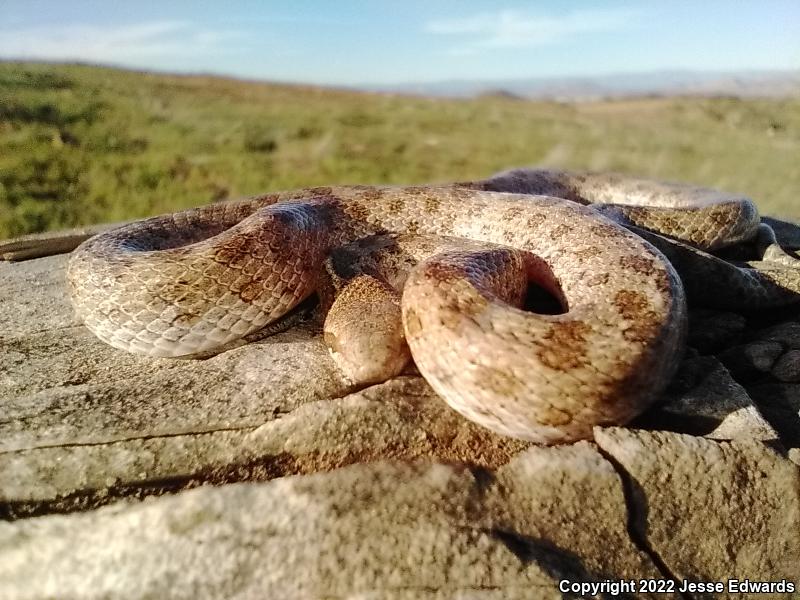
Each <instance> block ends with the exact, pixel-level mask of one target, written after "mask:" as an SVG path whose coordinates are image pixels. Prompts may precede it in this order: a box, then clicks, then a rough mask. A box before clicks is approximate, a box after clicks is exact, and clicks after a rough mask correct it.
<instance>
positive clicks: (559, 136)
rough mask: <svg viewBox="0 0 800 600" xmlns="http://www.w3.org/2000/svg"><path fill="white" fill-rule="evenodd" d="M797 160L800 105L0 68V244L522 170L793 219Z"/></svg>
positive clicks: (799, 179) (799, 211)
mask: <svg viewBox="0 0 800 600" xmlns="http://www.w3.org/2000/svg"><path fill="white" fill-rule="evenodd" d="M798 157H800V99H792V100H789V99H784V100H764V99H762V100H741V99H734V98H719V99H701V98H670V99H664V98H658V99H655V98H654V99H640V100H624V101H623V100H619V101H606V102H591V103H580V104H565V103H555V102H538V101H528V100H520V99H516V98H514V97H504V96H503V95H499V94H495V95H487V96H483V97H480V98H475V99H470V100H457V99H435V98H421V97H404V96H394V95H388V94H383V95H381V94H367V93H358V92H350V91H342V90H331V89H322V88H313V87H302V86H286V85H275V84H268V83H257V82H244V81H238V80H232V79H224V78H216V77H202V76H191V77H190V76H170V75H161V74H151V73H138V72H132V71H124V70H116V69H109V68H101V67H88V66H77V65H48V64H23V63H0V237H7V236H13V235H18V234H23V233H28V232H35V231H43V230H47V229H55V228H61V227H67V226H76V225H81V224H87V223H93V222H101V221H119V220H124V219H128V218H133V217H141V216H145V215H150V214H156V213H161V212H166V211H171V210H175V209H179V208H182V207H188V206H193V205H198V204H205V203H208V202H211V201H215V200H222V199H225V198H232V197H237V196H242V195H247V194H253V193H257V192H262V191H266V190H270V189H285V188H293V187H301V186H308V185H319V184H332V183H421V182H434V181H447V180H455V179H466V178H474V177H483V176H486V175H488V174H490V173H492V172H494V171H496V170H499V169H503V168H506V167H510V166H521V165H531V164H539V165H549V166H557V167H570V168H589V169H596V170H606V169H607V170H616V171H621V172H628V173H633V174H637V175H642V176H652V177H659V178H664V179H681V180H687V181H693V182H696V183H700V184H706V185H711V186H718V187H721V188H725V189H729V190H733V191H741V192H745V193H747V194H749V195H751V196H752V197H753V198H754V199H755V200H756V201H757V202H758V204H759V206H760V207H761V209H762V211H763V212H765V213H770V214H778V215H782V216H789V217H794V218H800V202H798V200H797V195H798V192H800V160H798Z"/></svg>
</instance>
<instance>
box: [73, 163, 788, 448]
mask: <svg viewBox="0 0 800 600" xmlns="http://www.w3.org/2000/svg"><path fill="white" fill-rule="evenodd" d="M764 227H766V226H764V225H760V224H759V217H758V213H757V211H756V208H755V205H754V204H753V203H752V202H751V201H750V200H748V199H747V198H744V197H741V196H736V195H733V194H728V193H724V192H721V191H717V190H713V189H707V188H699V187H694V186H690V185H685V184H677V183H664V182H657V181H650V180H643V179H635V178H631V177H625V176H621V175H614V174H595V173H577V172H568V171H557V170H544V169H516V170H512V171H506V172H503V173H500V174H497V175H495V176H493V177H490V178H488V179H485V180H480V181H472V182H464V183H457V184H449V185H427V186H403V187H377V186H339V187H317V188H307V189H302V190H295V191H287V192H279V193H272V194H267V195H263V196H258V197H254V198H250V199H246V200H242V201H238V202H227V203H219V204H212V205H209V206H205V207H201V208H197V209H191V210H186V211H182V212H176V213H174V214H169V215H165V216H160V217H154V218H150V219H145V220H142V221H138V222H135V223H132V224H129V225H126V226H123V227H121V228H119V229H115V230H112V231H109V232H105V233H102V234H100V235H98V236H96V237H94V238H91V239H90V240H87V241H86V242H84V243H83V244H82V245H81V246H80V247H79V248H78V249H77V250H76V251H75V252H74V253H73V255H72V256H71V258H70V261H69V266H68V274H67V279H68V285H69V289H70V294H71V298H72V302H73V305H74V307H75V309H76V312H77V314H78V316H79V317H80V318H81V319H82V320H83V322H84V323H85V324H86V326H87V327H88V328H89V329H90V330H91V331H92V332H93V333H94V334H95V335H97V336H98V337H99V338H100V339H101V340H103V341H104V342H106V343H108V344H110V345H112V346H114V347H116V348H121V349H123V350H127V351H129V352H135V353H139V354H145V355H148V356H153V357H179V356H191V355H193V354H197V353H201V352H206V351H209V350H213V349H215V348H220V347H222V346H224V345H225V344H227V343H229V342H231V341H232V340H236V339H238V338H241V337H243V336H245V335H247V334H249V333H251V332H254V331H256V330H258V329H261V328H263V327H264V326H265V325H266V324H268V323H270V322H272V321H275V320H276V319H278V318H279V317H281V316H283V315H285V314H286V313H287V312H288V311H290V310H291V309H292V308H293V307H295V306H296V305H297V304H298V303H300V302H301V301H302V300H303V299H305V298H306V297H308V296H310V295H311V294H313V293H314V292H315V291H317V290H319V291H320V293H321V297H322V298H323V303H322V304H323V306H324V307H325V308H329V311H328V314H327V318H326V323H325V328H324V329H325V333H324V336H325V341H326V343H327V344H328V346H329V348H330V350H331V353H332V355H333V357H334V359H336V362H337V364H338V365H339V366H340V367H341V368H342V369H343V370H344V372H345V374H346V375H347V376H348V377H349V378H350V379H351V380H352V381H354V382H355V383H366V382H372V381H379V380H381V379H385V378H387V377H390V376H392V375H394V374H396V373H398V372H399V371H400V370H401V369H402V368H403V366H404V364H405V363H406V361H407V360H408V358H409V355H410V356H411V357H413V359H414V362H415V363H416V365H417V367H418V368H419V371H420V373H421V374H422V375H423V376H424V377H425V379H426V380H427V381H428V382H429V383H430V385H431V386H432V387H433V389H434V390H435V391H436V392H437V393H438V394H439V395H440V396H441V397H442V398H444V400H445V401H446V402H447V403H448V404H449V405H450V406H452V407H453V408H454V409H456V410H457V411H459V412H460V413H461V414H463V415H464V416H466V417H467V418H469V419H471V420H473V421H475V422H477V423H479V424H480V425H483V426H485V427H487V428H489V429H491V430H493V431H495V432H498V433H501V434H504V435H508V436H513V437H516V438H521V439H526V440H532V441H534V442H539V443H560V442H566V441H572V440H576V439H581V438H587V437H591V434H592V428H593V427H594V426H595V425H607V424H622V423H625V422H627V421H629V420H630V419H632V418H633V417H634V416H636V415H637V414H639V413H641V412H642V411H643V410H644V409H645V408H646V407H647V406H648V405H649V404H650V403H651V402H652V401H653V400H654V399H655V398H656V397H657V396H658V394H659V392H660V391H661V390H662V389H663V388H664V386H665V385H666V383H667V382H668V380H669V379H670V377H671V376H672V374H673V373H674V371H675V369H676V367H677V365H678V362H679V360H680V357H681V353H682V349H683V344H684V339H685V333H686V327H687V325H686V322H687V317H686V313H687V308H686V306H687V304H686V293H687V292H688V293H689V295H690V297H692V296H695V297H699V296H703V295H704V294H705V295H706V296H711V297H715V298H717V299H719V300H720V302H722V303H723V304H724V303H725V302H730V303H735V304H737V305H741V306H750V307H757V306H761V305H770V304H772V305H781V304H788V303H791V302H794V301H797V299H798V293H797V291H798V290H800V275H798V273H800V269H798V268H797V266H796V265H795V264H794V263H793V262H792V260H793V259H792V258H791V257H785V258H786V264H780V265H778V266H776V267H774V268H764V269H759V270H756V269H752V268H749V267H747V265H731V264H730V263H728V262H725V261H722V260H720V259H714V258H713V257H709V259H710V260H711V261H712V263H713V261H716V262H717V263H719V265H718V266H719V268H720V270H721V271H722V272H723V274H722V275H719V276H717V275H713V276H712V275H707V274H705V273H700V274H699V275H700V276H699V277H694V279H693V280H692V281H694V283H689V282H688V281H687V278H686V277H684V282H683V283H682V281H681V278H680V277H679V275H678V273H677V272H676V269H675V266H678V267H679V269H681V272H682V274H683V270H689V271H692V270H697V269H702V268H705V267H702V266H701V267H698V266H696V265H695V262H694V261H696V260H697V259H698V257H700V256H702V257H707V256H708V255H707V254H706V251H715V250H719V249H721V248H724V247H725V246H728V245H735V244H739V243H742V242H745V241H747V240H759V239H762V238H763V239H762V245H763V246H764V247H769V248H772V247H773V246H774V244H773V243H772V242H774V239H770V238H769V232H768V231H766V232H765V231H764V229H763V228H764ZM653 232H657V233H653ZM645 238H646V239H645ZM678 239H679V240H682V241H681V242H678V241H676V240H678ZM764 240H765V241H764ZM770 251H772V250H770ZM667 257H669V260H667ZM776 264H777V263H776ZM726 269H727V271H726ZM726 273H727V274H726ZM695 275H697V273H695ZM715 277H717V278H718V279H719V283H718V285H724V286H728V287H729V290H733V292H732V293H730V292H728V291H725V290H723V291H722V292H720V291H719V290H706V289H705V286H706V284H709V283H710V282H711V281H712V280H714V278H715ZM531 283H534V284H536V285H537V286H538V287H540V288H544V289H545V290H546V291H547V292H548V293H549V294H550V295H551V296H552V297H553V298H555V299H556V302H557V304H558V305H559V307H560V309H559V310H556V311H551V312H553V313H554V314H542V313H537V312H532V311H531V310H525V309H524V303H525V298H526V294H527V293H528V290H529V288H530V284H531ZM732 298H733V299H732Z"/></svg>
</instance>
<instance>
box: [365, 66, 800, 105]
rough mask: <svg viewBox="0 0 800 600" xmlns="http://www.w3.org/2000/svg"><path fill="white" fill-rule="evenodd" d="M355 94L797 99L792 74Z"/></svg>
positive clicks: (674, 75)
mask: <svg viewBox="0 0 800 600" xmlns="http://www.w3.org/2000/svg"><path fill="white" fill-rule="evenodd" d="M358 88H359V89H364V90H369V91H376V92H392V93H399V94H415V95H423V96H445V97H456V98H458V97H471V96H478V95H485V94H490V95H494V96H497V95H505V96H509V97H515V98H530V99H550V100H595V99H599V98H620V97H637V96H675V95H687V96H737V97H742V98H755V97H768V98H779V97H788V96H800V70H797V71H736V72H714V71H656V72H651V73H631V74H619V75H604V76H597V77H559V78H539V79H507V80H448V81H437V82H430V83H407V84H394V85H363V86H358Z"/></svg>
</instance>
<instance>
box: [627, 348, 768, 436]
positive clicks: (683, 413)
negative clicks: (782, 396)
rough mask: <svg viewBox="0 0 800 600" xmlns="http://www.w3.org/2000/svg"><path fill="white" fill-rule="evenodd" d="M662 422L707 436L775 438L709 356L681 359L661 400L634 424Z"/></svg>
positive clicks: (745, 396) (747, 398)
mask: <svg viewBox="0 0 800 600" xmlns="http://www.w3.org/2000/svg"><path fill="white" fill-rule="evenodd" d="M664 421H666V422H667V423H669V424H672V426H673V428H675V427H680V428H681V431H683V432H686V433H693V434H695V435H704V436H705V437H708V438H711V439H720V440H730V439H756V440H774V439H777V438H778V434H777V433H776V431H775V430H774V429H773V428H772V426H771V425H770V424H769V422H767V421H766V420H765V419H764V417H763V416H762V415H761V413H760V412H759V410H758V407H757V406H756V405H755V404H754V403H753V401H752V400H751V399H750V396H749V395H748V394H747V391H746V390H745V389H744V388H743V387H742V386H741V385H739V384H738V383H737V382H736V381H734V379H733V378H732V377H731V376H730V373H728V371H727V369H726V368H725V367H724V366H723V365H722V364H721V363H720V362H719V361H718V360H717V359H716V358H713V357H710V356H703V357H695V358H689V359H686V360H684V361H683V363H681V367H680V369H679V371H678V373H677V375H676V377H675V380H674V381H673V383H672V385H670V387H669V388H668V389H667V391H666V393H665V394H664V399H663V401H662V403H659V405H658V406H657V408H655V409H653V410H651V411H650V412H649V413H647V415H646V418H644V419H641V420H640V421H638V423H639V424H640V425H641V424H648V425H649V424H653V425H658V424H661V425H662V426H663V425H664Z"/></svg>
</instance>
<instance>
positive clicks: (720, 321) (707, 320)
mask: <svg viewBox="0 0 800 600" xmlns="http://www.w3.org/2000/svg"><path fill="white" fill-rule="evenodd" d="M746 325H747V320H746V319H745V318H744V317H743V316H742V315H739V314H736V313H732V312H723V311H718V310H711V309H705V308H696V309H692V310H691V311H690V312H689V339H688V344H689V345H690V346H691V347H693V348H695V349H696V350H697V351H698V352H700V354H710V353H712V352H716V351H718V350H720V349H721V348H723V347H725V346H728V345H730V344H732V343H734V342H735V341H737V340H738V339H739V337H740V336H741V334H742V332H743V331H744V329H745V326H746Z"/></svg>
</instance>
